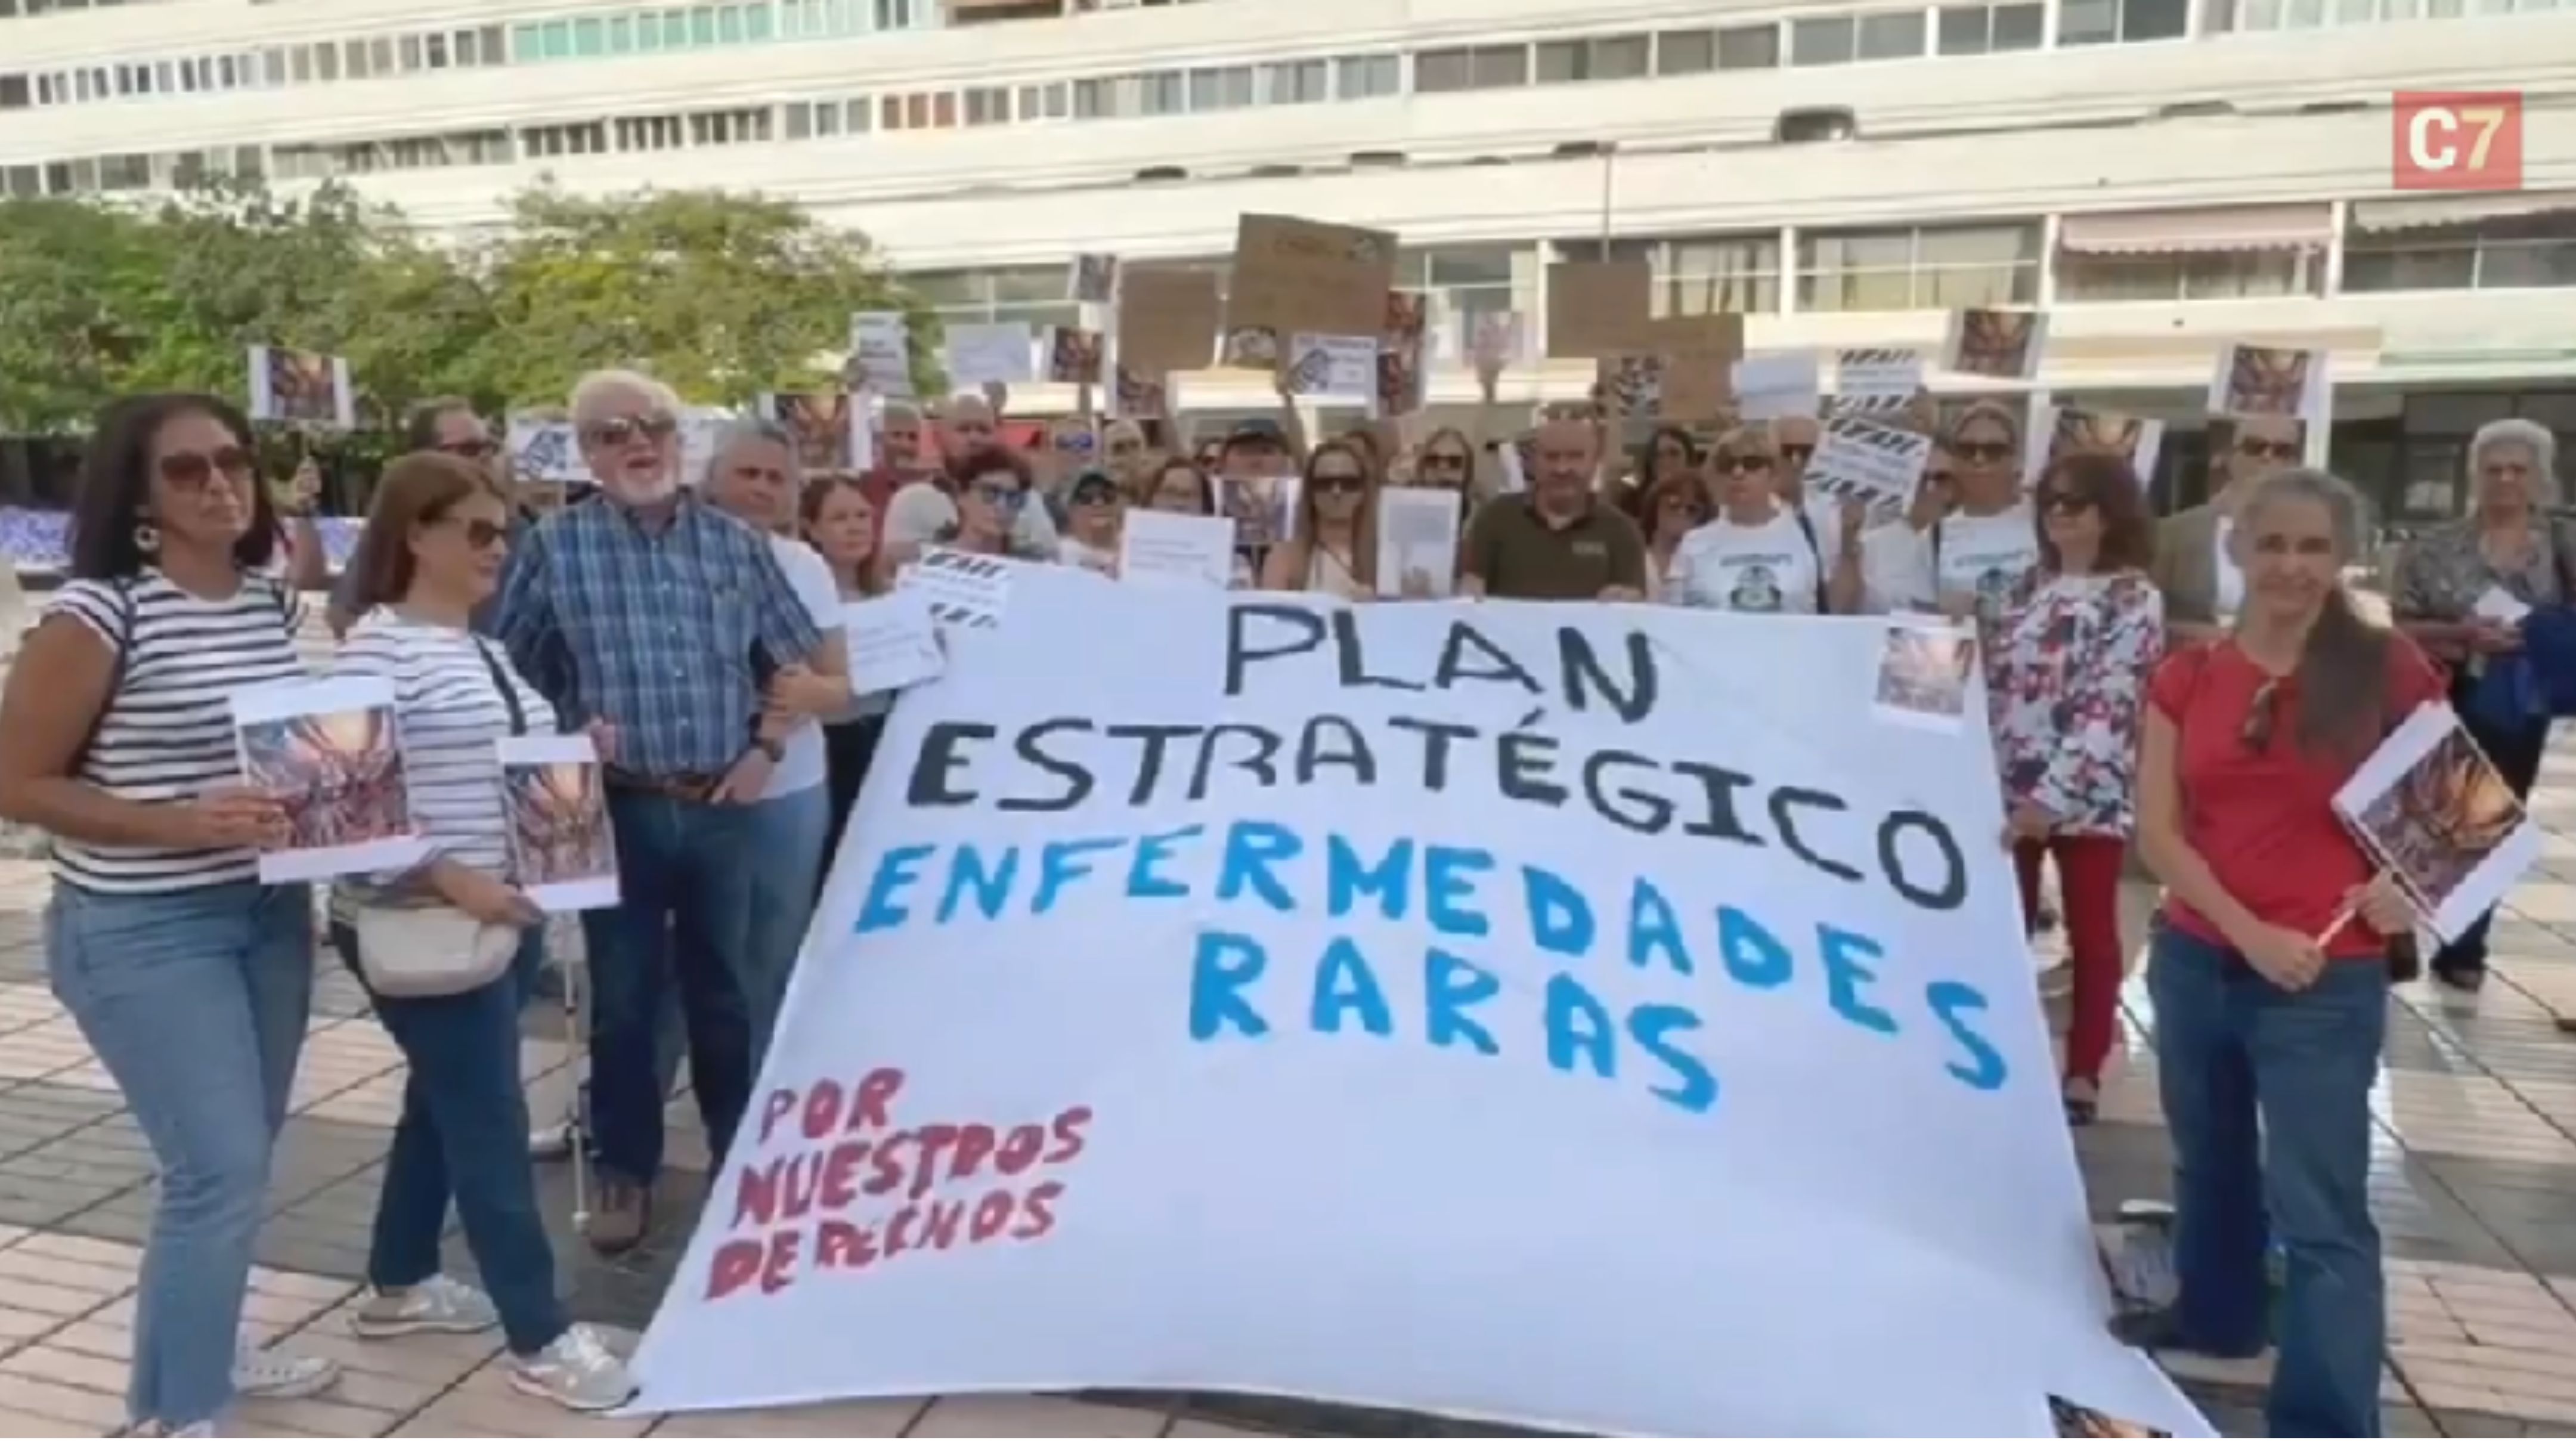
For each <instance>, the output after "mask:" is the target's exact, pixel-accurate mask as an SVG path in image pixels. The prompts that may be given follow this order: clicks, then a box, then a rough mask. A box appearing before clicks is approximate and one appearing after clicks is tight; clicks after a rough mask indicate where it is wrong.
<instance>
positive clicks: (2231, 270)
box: [2057, 247, 2325, 302]
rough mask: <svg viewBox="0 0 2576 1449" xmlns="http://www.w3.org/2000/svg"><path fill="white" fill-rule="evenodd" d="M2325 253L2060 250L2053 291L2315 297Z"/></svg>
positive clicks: (2122, 297) (2180, 298)
mask: <svg viewBox="0 0 2576 1449" xmlns="http://www.w3.org/2000/svg"><path fill="white" fill-rule="evenodd" d="M2324 284H2325V266H2324V256H2323V254H2322V253H2320V252H2317V251H2315V250H2313V249H2311V248H2305V247H2300V248H2281V249H2277V250H2264V251H2241V252H2162V253H2153V254H2148V255H2127V256H2114V255H2107V254H2106V255H2100V256H2094V255H2089V254H2083V253H2076V252H2060V253H2058V257H2057V295H2058V297H2059V299H2060V300H2062V301H2068V302H2215V301H2225V300H2229V299H2233V298H2244V297H2314V296H2317V295H2319V294H2321V293H2322V292H2323V291H2324Z"/></svg>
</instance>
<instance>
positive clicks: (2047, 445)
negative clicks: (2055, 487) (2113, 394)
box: [2022, 407, 2165, 490]
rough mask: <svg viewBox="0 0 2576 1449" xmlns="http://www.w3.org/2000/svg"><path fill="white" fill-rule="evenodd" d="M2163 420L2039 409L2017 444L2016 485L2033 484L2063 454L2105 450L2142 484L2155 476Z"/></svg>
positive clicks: (2073, 409)
mask: <svg viewBox="0 0 2576 1449" xmlns="http://www.w3.org/2000/svg"><path fill="white" fill-rule="evenodd" d="M2164 444H2165V425H2164V422H2163V420H2162V419H2160V418H2141V417H2133V416H2131V415H2129V414H2127V413H2113V412H2104V411H2103V410H2101V409H2100V408H2078V407H2051V408H2048V409H2046V410H2045V411H2043V412H2042V413H2041V414H2040V418H2039V426H2038V427H2035V428H2033V429H2031V430H2030V441H2029V442H2028V443H2027V444H2026V445H2025V446H2024V447H2023V449H2022V487H2023V488H2024V489H2025V490H2027V489H2030V488H2033V487H2036V486H2037V485H2038V483H2039V475H2040V474H2042V473H2045V472H2047V471H2048V465H2049V464H2051V463H2053V462H2055V461H2057V460H2058V459H2059V458H2061V457H2064V456H2065V455H2066V454H2068V453H2111V454H2115V455H2117V456H2118V457H2120V458H2122V459H2125V460H2126V461H2127V462H2128V465H2129V471H2130V472H2132V473H2135V474H2137V475H2138V481H2139V483H2140V484H2141V485H2142V486H2143V485H2144V484H2145V483H2146V482H2148V480H2150V479H2152V478H2154V477H2155V476H2156V459H2157V457H2158V456H2159V455H2160V454H2161V453H2162V452H2163V451H2164Z"/></svg>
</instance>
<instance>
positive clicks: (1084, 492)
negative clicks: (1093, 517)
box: [1067, 483, 1118, 508]
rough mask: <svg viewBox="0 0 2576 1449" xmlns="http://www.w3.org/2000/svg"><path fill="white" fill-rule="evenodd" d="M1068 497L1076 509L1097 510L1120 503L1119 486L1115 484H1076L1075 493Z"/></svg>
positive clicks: (1074, 486)
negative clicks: (1106, 504)
mask: <svg viewBox="0 0 2576 1449" xmlns="http://www.w3.org/2000/svg"><path fill="white" fill-rule="evenodd" d="M1067 496H1068V497H1070V498H1071V499H1072V501H1073V505H1074V506H1075V507H1076V508H1097V507H1099V506H1100V505H1102V504H1105V503H1115V502H1117V501H1118V486H1117V485H1116V484H1114V483H1076V484H1074V485H1073V492H1072V493H1071V494H1069V495H1067Z"/></svg>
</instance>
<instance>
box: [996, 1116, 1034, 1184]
mask: <svg viewBox="0 0 2576 1449" xmlns="http://www.w3.org/2000/svg"><path fill="white" fill-rule="evenodd" d="M1045 1150H1046V1129H1045V1128H1043V1127H1014V1128H1012V1129H1011V1135H1010V1136H1008V1137H1005V1138H1003V1139H1002V1150H1001V1151H999V1152H997V1153H994V1154H993V1168H994V1170H995V1171H997V1172H999V1173H1001V1174H1002V1175H1003V1176H1004V1177H1017V1176H1019V1175H1020V1174H1021V1173H1023V1172H1026V1171H1028V1170H1029V1169H1030V1168H1032V1167H1035V1166H1037V1162H1038V1154H1039V1153H1040V1152H1043V1151H1045Z"/></svg>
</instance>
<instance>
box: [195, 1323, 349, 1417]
mask: <svg viewBox="0 0 2576 1449" xmlns="http://www.w3.org/2000/svg"><path fill="white" fill-rule="evenodd" d="M339 1377H340V1366H339V1365H338V1364H336V1363H333V1362H332V1361H331V1360H329V1359H327V1358H315V1357H312V1356H310V1355H308V1354H299V1353H288V1352H287V1351H286V1350H284V1349H282V1348H261V1347H260V1346H259V1345H257V1344H255V1343H252V1342H250V1341H249V1340H248V1339H244V1340H242V1342H241V1344H240V1346H239V1347H237V1348H235V1349H234V1350H233V1392H235V1393H237V1394H239V1395H241V1396H242V1397H243V1398H245V1399H309V1398H311V1397H313V1396H314V1395H315V1394H318V1393H320V1392H322V1391H323V1390H324V1389H327V1388H329V1387H331V1385H332V1384H333V1383H334V1382H336V1381H337V1380H338V1379H339ZM197 1428H198V1426H197V1425H195V1424H191V1425H189V1426H188V1427H187V1428H186V1429H182V1430H179V1431H177V1432H176V1433H174V1434H173V1435H172V1436H171V1437H173V1438H181V1437H195V1438H204V1437H208V1436H211V1435H212V1434H213V1433H214V1429H213V1428H212V1427H211V1426H208V1427H206V1428H205V1430H204V1432H203V1433H201V1434H192V1433H191V1431H193V1430H196V1429H197Z"/></svg>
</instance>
